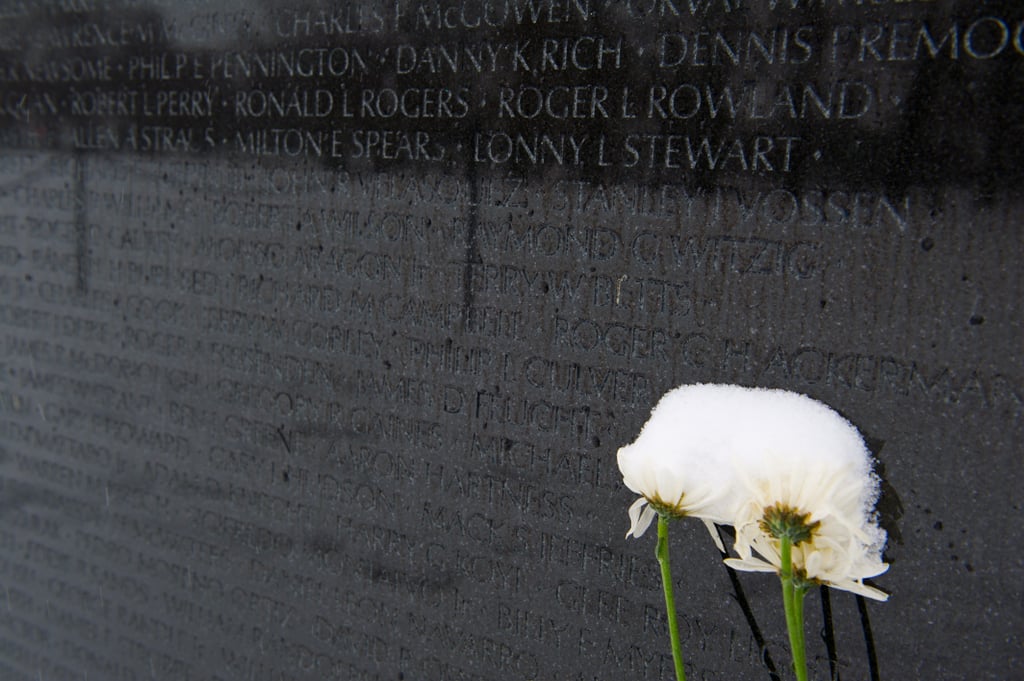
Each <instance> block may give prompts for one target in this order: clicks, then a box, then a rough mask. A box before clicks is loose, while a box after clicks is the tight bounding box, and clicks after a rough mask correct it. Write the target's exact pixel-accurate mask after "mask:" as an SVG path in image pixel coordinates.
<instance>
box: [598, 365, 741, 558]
mask: <svg viewBox="0 0 1024 681" xmlns="http://www.w3.org/2000/svg"><path fill="white" fill-rule="evenodd" d="M717 387H718V386H703V385H693V386H683V387H681V388H677V389H675V390H672V391H670V392H669V393H667V394H666V395H665V396H664V397H662V399H661V401H660V402H658V404H657V406H656V407H655V408H654V410H653V411H652V412H651V417H650V419H649V420H648V421H647V423H646V424H645V425H644V427H643V429H642V430H641V431H640V435H639V436H637V439H636V441H635V442H633V443H632V444H629V445H626V446H625V447H622V448H621V449H619V453H618V461H619V470H620V471H621V472H622V480H623V483H625V485H626V487H628V488H629V489H631V490H632V491H634V492H636V493H637V494H639V495H641V496H640V498H639V499H637V500H636V501H635V502H634V503H633V505H632V506H631V507H630V509H629V517H630V528H629V531H628V532H627V533H626V536H627V537H628V536H630V535H633V536H634V537H640V536H641V535H643V533H644V532H645V531H646V530H647V528H648V527H649V526H650V524H651V521H652V520H653V519H654V516H655V514H656V513H664V514H666V515H670V516H675V517H686V516H689V517H695V518H700V519H702V520H704V521H705V523H706V524H708V526H709V527H708V529H709V530H710V531H711V536H712V537H713V538H714V539H715V542H716V543H719V540H718V533H717V532H715V531H714V528H713V527H712V526H711V523H715V522H718V523H726V522H729V520H730V518H731V516H733V515H734V514H735V512H736V509H735V508H734V507H735V506H737V501H738V500H737V499H735V498H734V497H733V495H732V490H733V489H734V488H735V487H736V485H735V481H734V480H733V479H732V477H733V476H732V469H731V467H730V466H729V465H728V462H727V461H726V460H724V459H723V458H722V457H721V454H722V453H723V451H725V449H724V446H725V444H726V443H727V440H728V431H727V430H726V431H722V430H719V429H717V428H714V427H708V426H709V420H711V421H712V422H713V421H717V420H720V419H716V415H715V409H714V404H713V403H710V402H708V401H707V399H706V397H707V393H708V389H713V388H717Z"/></svg>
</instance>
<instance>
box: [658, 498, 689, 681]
mask: <svg viewBox="0 0 1024 681" xmlns="http://www.w3.org/2000/svg"><path fill="white" fill-rule="evenodd" d="M654 555H655V556H657V557H658V563H659V564H660V565H661V583H662V585H663V586H664V588H665V610H666V611H667V614H668V635H669V637H670V638H671V639H672V660H673V661H674V662H675V665H676V681H686V671H685V670H684V669H683V649H682V648H681V647H680V646H679V624H678V623H677V622H676V599H675V597H674V596H673V595H672V571H671V570H670V569H669V565H668V516H664V515H661V514H658V547H657V548H656V549H655V553H654Z"/></svg>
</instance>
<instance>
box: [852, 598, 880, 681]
mask: <svg viewBox="0 0 1024 681" xmlns="http://www.w3.org/2000/svg"><path fill="white" fill-rule="evenodd" d="M857 610H858V612H860V626H861V628H862V629H863V630H864V645H865V646H866V647H867V651H868V673H869V674H870V675H871V681H881V679H882V677H881V675H880V674H879V673H878V656H877V655H876V654H875V637H874V636H872V634H871V620H870V619H868V606H867V602H865V600H864V597H863V596H857Z"/></svg>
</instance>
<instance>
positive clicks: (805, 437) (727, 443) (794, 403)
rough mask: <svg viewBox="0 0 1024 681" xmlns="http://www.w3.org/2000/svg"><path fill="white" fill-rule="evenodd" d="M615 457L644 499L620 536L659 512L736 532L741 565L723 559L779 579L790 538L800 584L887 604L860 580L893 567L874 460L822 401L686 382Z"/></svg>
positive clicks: (633, 509) (663, 401)
mask: <svg viewBox="0 0 1024 681" xmlns="http://www.w3.org/2000/svg"><path fill="white" fill-rule="evenodd" d="M618 460H619V468H620V470H621V471H622V475H623V481H624V482H625V484H626V486H627V487H629V489H631V490H633V491H634V492H636V493H638V494H640V495H642V496H641V498H640V499H638V500H637V501H636V502H635V503H634V504H633V506H632V507H631V508H630V520H631V526H630V530H629V533H627V536H629V534H632V535H633V536H636V537H639V536H640V535H641V534H643V532H644V531H645V530H646V529H647V527H648V526H649V525H650V523H651V520H652V519H653V517H654V515H655V513H657V512H661V513H667V514H669V515H676V516H695V517H698V518H701V519H704V520H705V521H706V522H717V523H720V524H728V525H733V526H734V527H735V529H736V552H737V554H738V555H739V558H731V559H728V560H727V561H726V562H727V563H728V564H729V565H730V566H731V567H733V568H734V569H737V570H751V571H771V572H778V571H779V570H780V565H781V561H780V548H779V534H780V533H781V532H786V533H789V536H790V538H791V539H792V545H793V552H792V558H793V568H794V571H795V572H796V575H797V577H798V578H800V579H803V580H805V581H808V582H818V583H823V584H829V585H831V586H834V587H835V588H838V589H844V590H847V591H852V592H854V593H858V594H860V595H863V596H867V597H869V598H875V599H878V600H885V599H886V598H887V596H886V595H885V594H884V593H883V592H881V591H879V590H877V589H874V588H873V587H870V586H866V585H864V584H863V581H862V580H863V579H865V578H868V577H874V576H876V575H879V574H881V573H883V572H884V571H885V570H886V569H887V568H888V566H887V565H886V564H885V563H883V562H882V561H881V552H882V548H883V546H884V544H885V533H884V532H883V531H882V530H881V529H880V528H879V527H878V526H877V524H876V522H875V519H874V511H873V509H874V504H875V502H876V501H877V498H878V479H877V478H876V477H875V476H874V474H873V472H872V469H871V456H870V453H869V452H868V450H867V448H866V447H865V445H864V441H863V439H862V438H861V436H860V434H859V433H858V432H857V430H856V428H854V427H853V426H852V425H851V424H850V423H849V422H848V421H846V419H844V418H843V417H842V416H840V415H839V414H837V413H836V412H835V411H833V410H832V409H830V408H829V407H827V406H826V405H824V404H822V403H820V402H817V401H815V400H813V399H811V398H809V397H807V396H805V395H800V394H797V393H793V392H789V391H785V390H768V389H760V388H744V387H740V386H733V385H711V384H700V385H686V386H682V387H680V388H677V389H675V390H673V391H671V392H669V393H668V394H666V395H665V396H664V397H663V398H662V399H661V401H660V402H659V403H658V405H657V406H656V407H655V409H654V411H653V412H652V413H651V418H650V420H649V421H648V422H647V424H646V425H644V427H643V429H642V430H641V432H640V435H639V436H638V437H637V439H636V441H635V442H634V443H633V444H631V445H628V446H626V447H623V448H622V449H620V450H619V454H618ZM712 536H716V538H717V535H716V534H715V533H712Z"/></svg>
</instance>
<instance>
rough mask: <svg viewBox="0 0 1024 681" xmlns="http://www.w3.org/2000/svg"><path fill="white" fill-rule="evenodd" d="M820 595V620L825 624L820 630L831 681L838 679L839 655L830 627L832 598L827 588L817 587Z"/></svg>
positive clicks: (833, 631)
mask: <svg viewBox="0 0 1024 681" xmlns="http://www.w3.org/2000/svg"><path fill="white" fill-rule="evenodd" d="M818 591H819V592H820V594H821V619H822V621H823V622H824V623H825V628H824V629H823V630H822V639H823V640H824V641H825V650H826V651H827V652H828V678H829V679H831V680H832V681H840V679H839V668H838V662H839V653H838V652H837V651H836V632H835V629H834V628H833V625H832V598H831V595H830V594H829V592H828V587H827V586H821V587H818Z"/></svg>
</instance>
